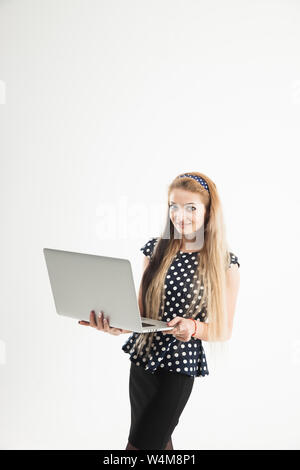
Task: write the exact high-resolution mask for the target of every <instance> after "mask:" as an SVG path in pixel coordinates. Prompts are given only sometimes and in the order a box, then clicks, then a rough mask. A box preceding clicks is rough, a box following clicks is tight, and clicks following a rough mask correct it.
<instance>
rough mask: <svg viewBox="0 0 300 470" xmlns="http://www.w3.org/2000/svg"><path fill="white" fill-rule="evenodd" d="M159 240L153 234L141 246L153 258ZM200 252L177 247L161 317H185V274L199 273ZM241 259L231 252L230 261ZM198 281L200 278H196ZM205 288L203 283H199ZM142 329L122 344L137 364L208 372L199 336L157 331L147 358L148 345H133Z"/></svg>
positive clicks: (203, 317) (203, 316)
mask: <svg viewBox="0 0 300 470" xmlns="http://www.w3.org/2000/svg"><path fill="white" fill-rule="evenodd" d="M157 242H158V238H151V239H150V240H149V241H148V242H147V243H146V244H145V245H143V246H142V248H140V250H141V251H142V252H143V253H144V255H145V256H148V257H149V258H151V256H152V254H153V250H154V247H155V245H156V243H157ZM196 255H197V252H194V253H192V252H182V251H178V252H177V254H176V256H175V258H174V260H173V262H172V264H171V266H170V267H169V270H168V272H167V274H166V277H165V311H164V312H163V313H162V314H161V315H160V316H159V317H158V319H159V320H163V321H166V322H168V321H170V320H172V319H173V318H175V317H177V316H181V317H185V314H184V305H186V302H187V297H186V290H187V289H186V287H185V281H186V278H187V279H189V278H192V277H195V278H196V277H197V275H196V269H197V264H198V261H197V256H196ZM232 264H238V267H240V263H239V261H238V258H237V257H236V256H235V255H234V254H233V253H231V252H230V264H229V267H230V266H231V265H232ZM197 282H200V281H199V280H197ZM200 289H203V285H202V286H201V287H200ZM206 318H207V312H206V309H205V306H204V307H203V309H202V310H201V311H200V312H199V313H198V315H197V316H196V317H195V319H199V320H200V321H205V320H206ZM139 335H140V333H137V332H133V333H132V334H131V336H130V337H129V338H128V340H127V341H126V343H125V344H124V345H123V346H122V350H123V351H124V352H125V353H128V354H129V355H130V360H131V361H132V362H134V363H135V364H136V365H137V366H141V367H143V368H144V369H145V370H148V371H149V372H151V373H153V374H154V372H155V371H156V370H157V369H158V368H162V369H165V370H168V371H170V372H177V373H180V374H186V375H192V376H195V377H200V376H205V375H208V374H209V371H208V368H207V363H206V357H205V352H204V349H203V346H202V341H201V340H200V339H194V338H192V339H191V340H190V341H180V340H178V339H176V338H175V337H174V336H173V335H171V334H170V335H168V334H166V335H163V334H162V332H160V331H157V332H155V333H154V334H153V342H152V345H151V351H150V354H149V357H148V358H146V357H144V356H146V355H145V352H146V350H145V347H146V345H144V347H143V350H142V351H143V354H142V355H141V356H140V355H137V354H136V351H135V349H134V345H135V341H136V339H137V338H138V336H139Z"/></svg>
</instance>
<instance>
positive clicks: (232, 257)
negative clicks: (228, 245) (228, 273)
mask: <svg viewBox="0 0 300 470" xmlns="http://www.w3.org/2000/svg"><path fill="white" fill-rule="evenodd" d="M229 254H230V263H229V266H228V268H230V266H232V265H233V264H237V265H238V267H240V263H239V259H238V257H237V256H236V255H235V254H234V253H232V252H231V251H230V252H229Z"/></svg>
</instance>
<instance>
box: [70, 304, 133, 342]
mask: <svg viewBox="0 0 300 470" xmlns="http://www.w3.org/2000/svg"><path fill="white" fill-rule="evenodd" d="M78 323H79V325H84V326H91V327H92V328H96V330H100V331H103V332H104V333H109V334H111V335H114V336H119V335H121V334H123V333H132V332H131V331H130V330H122V329H121V328H114V327H110V326H109V322H108V319H107V318H105V317H104V312H103V310H101V311H100V312H99V313H98V315H96V314H95V312H94V310H92V311H91V312H90V321H89V322H88V321H85V320H80V321H79V322H78Z"/></svg>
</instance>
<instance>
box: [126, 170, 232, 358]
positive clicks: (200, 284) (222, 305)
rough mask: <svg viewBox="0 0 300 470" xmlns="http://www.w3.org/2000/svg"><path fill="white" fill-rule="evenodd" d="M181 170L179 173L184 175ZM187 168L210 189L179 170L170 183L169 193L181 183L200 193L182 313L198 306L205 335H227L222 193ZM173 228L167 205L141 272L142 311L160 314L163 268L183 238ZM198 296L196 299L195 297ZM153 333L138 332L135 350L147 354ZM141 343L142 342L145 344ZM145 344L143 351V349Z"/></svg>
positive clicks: (195, 310)
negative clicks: (197, 244)
mask: <svg viewBox="0 0 300 470" xmlns="http://www.w3.org/2000/svg"><path fill="white" fill-rule="evenodd" d="M183 174H184V173H182V175H183ZM189 174H192V175H195V176H199V177H201V178H204V180H205V181H206V182H207V184H208V188H209V193H208V191H207V190H206V189H205V188H204V187H203V186H202V185H201V184H200V183H199V182H197V181H195V180H194V179H193V178H189V177H180V175H179V176H177V177H176V178H175V179H174V180H173V181H172V182H171V184H170V185H169V187H168V202H169V200H170V193H171V191H173V190H174V189H177V188H180V189H183V190H186V191H190V192H193V193H197V194H199V195H200V198H201V201H202V203H203V204H204V206H205V218H204V243H203V246H202V248H201V250H200V251H199V252H198V253H196V252H195V256H197V261H198V264H197V270H196V272H195V275H194V279H196V282H193V284H192V286H193V287H192V289H190V292H187V294H188V293H190V294H191V298H192V301H190V306H189V308H188V309H187V310H186V311H185V315H184V317H185V318H195V317H196V316H197V315H198V314H199V312H200V317H201V321H206V322H207V323H208V341H209V342H218V341H221V342H223V341H226V340H227V334H228V313H227V301H226V278H225V272H226V269H227V268H228V266H229V263H230V253H229V246H228V244H227V241H226V233H225V224H224V220H223V213H222V207H221V202H220V198H219V195H218V191H217V187H216V185H215V183H214V182H213V181H212V180H211V179H210V178H208V176H206V175H204V174H203V173H199V172H189ZM174 232H175V228H174V225H173V223H172V221H171V220H170V216H169V207H168V210H167V217H166V223H165V227H164V229H163V231H162V234H161V236H160V237H158V241H157V244H156V245H155V247H154V251H153V254H152V257H151V258H150V262H149V264H148V266H147V268H146V269H145V271H144V273H143V277H142V281H141V282H142V305H143V316H144V317H147V318H153V319H156V320H157V319H159V318H161V317H160V315H161V314H162V313H163V312H164V308H165V295H164V290H165V289H164V285H165V277H166V274H167V271H168V269H169V267H170V265H171V264H172V261H173V259H174V257H175V256H176V254H177V252H178V251H179V250H180V245H181V240H180V239H177V238H175V237H174ZM199 299H200V301H199ZM154 334H155V333H153V332H151V333H141V334H140V335H139V336H138V338H137V340H136V343H135V349H136V353H137V354H140V355H142V354H146V355H147V354H148V355H149V353H150V350H151V345H152V342H153V336H154ZM144 347H145V348H144ZM143 348H144V352H143V351H142V349H143Z"/></svg>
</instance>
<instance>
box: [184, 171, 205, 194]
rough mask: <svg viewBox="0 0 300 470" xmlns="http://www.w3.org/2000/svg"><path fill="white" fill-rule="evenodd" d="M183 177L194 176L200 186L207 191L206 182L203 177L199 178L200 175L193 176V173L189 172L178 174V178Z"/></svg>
mask: <svg viewBox="0 0 300 470" xmlns="http://www.w3.org/2000/svg"><path fill="white" fill-rule="evenodd" d="M185 177H189V178H194V180H196V181H198V183H200V184H202V186H203V187H204V188H205V189H206V190H207V191H208V192H209V189H208V184H207V182H206V181H205V180H204V179H203V178H201V177H200V176H195V175H190V174H184V175H180V176H179V178H185Z"/></svg>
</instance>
